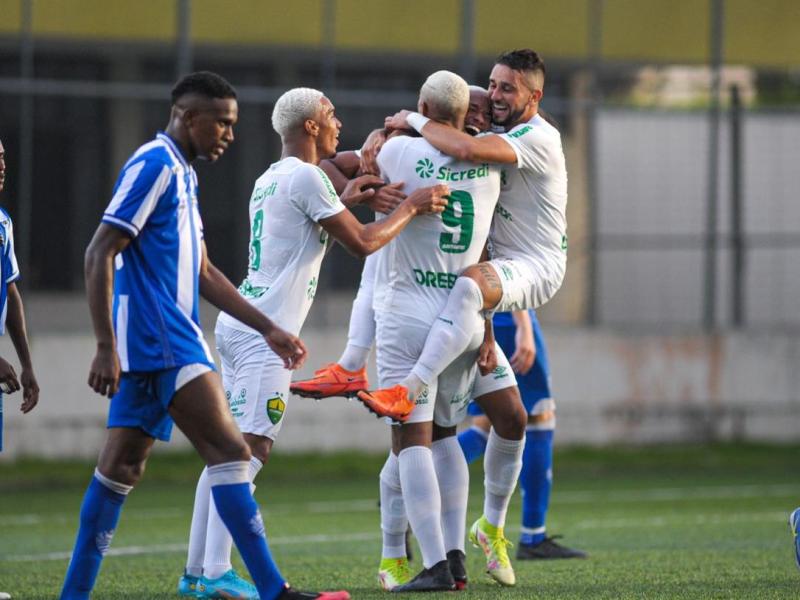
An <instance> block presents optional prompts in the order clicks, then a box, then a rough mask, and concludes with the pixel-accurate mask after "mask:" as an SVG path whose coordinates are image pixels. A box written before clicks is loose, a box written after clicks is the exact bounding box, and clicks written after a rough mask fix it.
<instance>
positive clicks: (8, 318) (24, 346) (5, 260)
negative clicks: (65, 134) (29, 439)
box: [0, 141, 39, 451]
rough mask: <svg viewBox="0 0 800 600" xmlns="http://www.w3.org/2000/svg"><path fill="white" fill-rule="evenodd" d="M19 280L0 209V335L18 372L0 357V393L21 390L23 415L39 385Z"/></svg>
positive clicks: (2, 173) (0, 180) (0, 181)
mask: <svg viewBox="0 0 800 600" xmlns="http://www.w3.org/2000/svg"><path fill="white" fill-rule="evenodd" d="M5 184H6V149H5V147H4V146H3V142H2V141H0V192H2V191H3V188H4V187H5ZM18 279H19V267H18V266H17V257H16V255H15V254H14V229H13V225H12V224H11V217H10V216H9V214H8V213H7V212H6V211H5V209H3V208H0V335H3V334H4V333H5V332H6V328H8V334H9V335H10V336H11V341H12V342H13V344H14V349H15V350H16V351H17V358H18V359H19V362H20V366H21V367H22V370H21V372H20V375H19V377H17V373H16V371H14V367H12V366H11V364H10V363H9V362H8V361H7V360H5V359H4V358H0V391H1V392H2V394H11V393H13V392H16V391H17V390H19V389H20V386H21V387H22V406H21V410H22V412H23V413H24V414H27V413H29V412H30V411H32V410H33V408H34V407H35V406H36V404H37V403H38V402H39V384H38V383H37V382H36V376H35V375H34V374H33V362H32V361H31V351H30V348H29V347H28V334H27V331H26V328H25V311H24V309H23V306H22V296H20V293H19V290H18V289H17V284H16V281H17V280H18ZM2 394H0V451H2V450H3V395H2Z"/></svg>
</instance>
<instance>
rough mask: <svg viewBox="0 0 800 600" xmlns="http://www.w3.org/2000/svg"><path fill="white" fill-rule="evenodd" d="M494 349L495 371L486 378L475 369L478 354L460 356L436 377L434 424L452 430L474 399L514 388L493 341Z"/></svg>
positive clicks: (507, 366)
mask: <svg viewBox="0 0 800 600" xmlns="http://www.w3.org/2000/svg"><path fill="white" fill-rule="evenodd" d="M481 339H483V338H482V337H481ZM494 348H495V352H496V353H497V368H495V370H494V371H492V372H491V373H489V374H488V375H481V373H480V370H479V369H478V365H477V363H476V360H477V358H478V353H477V351H473V352H466V353H464V354H462V355H461V356H460V357H459V358H458V359H456V360H455V361H454V362H453V363H452V364H451V365H450V366H449V367H447V368H446V369H445V370H444V371H443V372H442V374H441V375H439V381H438V390H437V394H436V405H435V410H434V413H433V422H434V423H436V424H437V425H438V426H439V427H455V426H456V425H458V424H459V423H461V421H463V420H464V418H465V417H466V416H467V407H468V406H469V403H470V401H471V400H472V399H473V398H479V397H481V396H483V395H485V394H489V393H491V392H495V391H497V390H502V389H505V388H509V387H514V386H516V385H517V378H516V377H514V371H513V370H512V369H511V364H510V363H509V362H508V358H506V355H505V353H504V352H503V350H502V349H501V348H500V346H499V344H497V343H496V342H495V347H494Z"/></svg>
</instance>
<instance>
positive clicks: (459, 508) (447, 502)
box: [431, 436, 469, 552]
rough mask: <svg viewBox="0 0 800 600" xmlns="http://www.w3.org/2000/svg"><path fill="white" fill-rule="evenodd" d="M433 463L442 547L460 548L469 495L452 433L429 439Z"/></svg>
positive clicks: (461, 454) (461, 457)
mask: <svg viewBox="0 0 800 600" xmlns="http://www.w3.org/2000/svg"><path fill="white" fill-rule="evenodd" d="M431 452H432V454H433V466H434V468H435V469H436V479H437V480H438V481H439V493H440V494H441V497H442V534H443V536H444V548H445V551H447V552H450V551H451V550H461V552H464V536H465V534H466V521H467V497H468V496H469V468H468V467H467V460H466V459H465V458H464V452H463V451H462V450H461V445H460V444H459V443H458V438H457V437H456V436H451V437H447V438H444V439H443V440H438V441H436V442H433V445H432V446H431Z"/></svg>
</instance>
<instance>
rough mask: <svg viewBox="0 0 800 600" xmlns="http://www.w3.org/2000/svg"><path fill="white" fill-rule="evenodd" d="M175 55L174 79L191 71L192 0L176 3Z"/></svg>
mask: <svg viewBox="0 0 800 600" xmlns="http://www.w3.org/2000/svg"><path fill="white" fill-rule="evenodd" d="M176 8H177V11H178V22H177V31H176V34H177V35H176V37H177V46H178V48H177V50H178V52H177V56H176V59H175V71H176V72H175V79H180V78H181V77H183V76H184V75H186V74H188V73H191V72H192V63H193V62H194V57H193V56H192V0H178V4H177V7H176Z"/></svg>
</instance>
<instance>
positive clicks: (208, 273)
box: [200, 244, 308, 369]
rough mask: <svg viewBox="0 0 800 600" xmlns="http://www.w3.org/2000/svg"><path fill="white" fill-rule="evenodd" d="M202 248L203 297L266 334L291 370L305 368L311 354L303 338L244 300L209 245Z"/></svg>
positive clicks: (201, 284) (273, 348)
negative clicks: (210, 255)
mask: <svg viewBox="0 0 800 600" xmlns="http://www.w3.org/2000/svg"><path fill="white" fill-rule="evenodd" d="M202 249H203V262H202V265H201V267H200V295H201V296H203V298H205V299H206V300H208V301H209V302H211V304H213V305H214V306H216V307H217V308H219V309H220V310H222V311H224V312H226V313H228V314H229V315H231V316H233V317H235V318H236V319H237V320H239V321H241V322H242V323H244V324H245V325H247V326H249V327H252V328H253V329H255V330H256V331H258V332H259V333H260V334H261V335H263V336H264V339H265V340H266V342H267V344H268V345H269V347H270V348H272V350H273V351H274V352H275V354H277V355H278V356H280V357H281V359H283V364H284V366H285V367H286V368H287V369H299V368H300V367H301V366H303V363H304V362H305V360H306V356H307V355H308V351H307V350H306V347H305V344H303V342H302V341H301V340H300V338H298V337H297V336H295V335H292V334H291V333H288V332H286V331H284V330H283V329H281V328H280V327H278V326H277V325H276V324H275V323H274V322H273V321H272V320H271V319H270V318H269V317H267V316H266V315H265V314H264V313H263V312H261V311H260V310H258V309H257V308H256V307H254V306H253V305H252V304H250V303H249V302H247V300H245V299H244V298H242V296H241V295H240V294H239V292H238V291H237V290H236V288H235V287H234V286H233V284H232V283H231V282H230V280H229V279H228V278H227V277H225V275H224V274H223V273H222V272H221V271H220V270H219V269H217V267H216V266H215V265H214V264H212V263H211V261H210V260H209V258H208V253H207V251H206V245H205V244H203V248H202Z"/></svg>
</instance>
